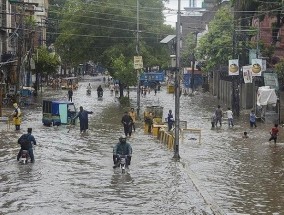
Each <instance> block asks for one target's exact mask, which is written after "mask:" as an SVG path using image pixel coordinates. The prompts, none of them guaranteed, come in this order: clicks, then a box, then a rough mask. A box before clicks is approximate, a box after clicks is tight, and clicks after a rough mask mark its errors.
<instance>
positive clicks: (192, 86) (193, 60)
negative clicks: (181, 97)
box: [191, 31, 198, 93]
mask: <svg viewBox="0 0 284 215" xmlns="http://www.w3.org/2000/svg"><path fill="white" fill-rule="evenodd" d="M193 33H194V36H195V38H194V44H195V47H194V49H195V48H196V46H197V35H198V31H195V32H193ZM194 49H193V53H192V68H191V90H192V93H193V91H194V68H195V50H194Z"/></svg>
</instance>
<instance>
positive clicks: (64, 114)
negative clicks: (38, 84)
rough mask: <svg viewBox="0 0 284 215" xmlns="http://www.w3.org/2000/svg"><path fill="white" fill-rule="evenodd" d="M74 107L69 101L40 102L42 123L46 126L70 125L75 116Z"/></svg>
mask: <svg viewBox="0 0 284 215" xmlns="http://www.w3.org/2000/svg"><path fill="white" fill-rule="evenodd" d="M76 113H77V112H76V107H75V105H74V103H73V102H69V101H53V100H43V101H42V123H43V124H44V125H46V126H51V125H53V126H55V125H57V126H59V125H61V124H65V125H66V124H71V121H72V119H73V118H74V117H75V115H76Z"/></svg>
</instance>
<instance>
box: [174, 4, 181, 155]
mask: <svg viewBox="0 0 284 215" xmlns="http://www.w3.org/2000/svg"><path fill="white" fill-rule="evenodd" d="M180 1H181V0H178V14H177V26H176V31H177V32H176V34H177V42H176V73H175V141H174V144H175V145H174V157H173V158H174V159H176V160H179V159H180V155H179V132H180V130H179V129H180V127H179V115H180V114H179V111H180V68H179V67H180V13H181V12H180Z"/></svg>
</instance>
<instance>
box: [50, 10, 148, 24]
mask: <svg viewBox="0 0 284 215" xmlns="http://www.w3.org/2000/svg"><path fill="white" fill-rule="evenodd" d="M49 11H50V12H52V13H59V14H61V12H58V11H54V10H49ZM84 12H86V10H85V11H84ZM87 12H91V13H94V14H101V15H109V16H111V17H112V18H113V17H123V18H128V19H129V18H131V19H134V20H135V21H136V17H134V14H133V16H123V15H119V14H113V13H102V12H98V11H94V10H87ZM77 16H82V15H77ZM89 18H91V17H89ZM140 20H145V21H153V19H146V18H140Z"/></svg>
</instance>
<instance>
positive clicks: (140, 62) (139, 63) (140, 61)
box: [134, 56, 143, 69]
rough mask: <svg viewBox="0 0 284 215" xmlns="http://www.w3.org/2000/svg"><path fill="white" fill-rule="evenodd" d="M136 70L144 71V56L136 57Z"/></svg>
mask: <svg viewBox="0 0 284 215" xmlns="http://www.w3.org/2000/svg"><path fill="white" fill-rule="evenodd" d="M134 69H143V59H142V56H134Z"/></svg>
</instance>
